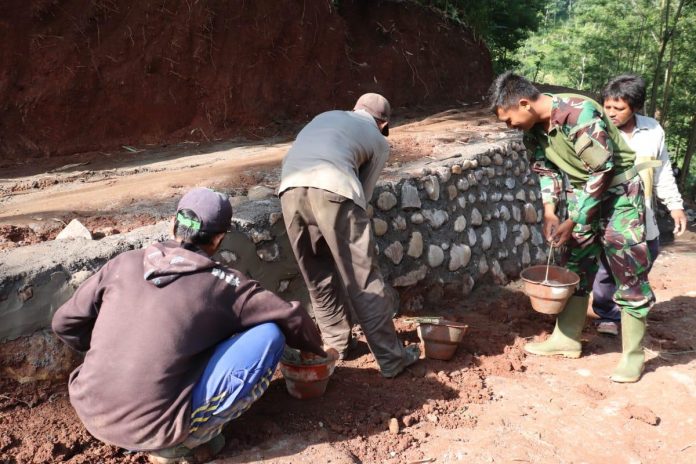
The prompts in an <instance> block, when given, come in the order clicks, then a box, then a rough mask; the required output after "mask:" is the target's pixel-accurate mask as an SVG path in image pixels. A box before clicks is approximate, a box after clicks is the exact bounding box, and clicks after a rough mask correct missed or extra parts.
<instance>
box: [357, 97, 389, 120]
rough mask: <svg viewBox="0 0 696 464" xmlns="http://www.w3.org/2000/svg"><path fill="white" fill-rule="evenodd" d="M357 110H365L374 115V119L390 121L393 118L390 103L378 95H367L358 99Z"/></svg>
mask: <svg viewBox="0 0 696 464" xmlns="http://www.w3.org/2000/svg"><path fill="white" fill-rule="evenodd" d="M354 109H356V110H365V111H367V112H368V113H370V114H371V115H372V117H373V118H377V119H381V120H382V121H386V122H388V121H389V118H390V117H391V105H389V101H388V100H387V99H386V98H384V97H383V96H381V95H380V94H378V93H366V94H364V95H362V96H361V97H360V98H358V101H357V102H356V103H355V108H354Z"/></svg>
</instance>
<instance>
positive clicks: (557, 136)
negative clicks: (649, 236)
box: [490, 72, 655, 382]
mask: <svg viewBox="0 0 696 464" xmlns="http://www.w3.org/2000/svg"><path fill="white" fill-rule="evenodd" d="M490 100H491V108H492V109H493V111H494V112H495V113H496V115H497V117H498V119H500V120H501V121H504V122H505V123H506V124H507V125H508V127H513V128H515V129H522V130H524V131H525V139H524V141H525V145H526V146H527V149H528V152H529V153H530V157H531V163H532V169H533V170H534V171H535V172H536V173H537V174H538V175H539V179H540V184H541V190H542V200H543V203H544V236H545V237H546V238H547V240H549V242H551V244H552V245H553V246H555V247H558V246H562V245H567V249H568V252H567V256H566V258H567V264H566V266H567V267H568V269H570V270H572V271H574V272H576V273H577V274H578V275H579V276H580V284H579V285H578V288H577V290H576V292H575V294H574V295H573V296H572V297H571V298H570V300H569V301H568V304H567V305H566V307H565V308H564V310H563V311H562V312H561V313H560V314H559V315H558V318H557V320H556V327H555V329H554V331H553V334H552V335H551V336H550V337H549V338H548V339H547V340H546V341H544V342H541V343H528V344H527V345H526V346H525V350H526V351H527V352H529V353H532V354H536V355H542V356H550V355H562V356H566V357H570V358H577V357H580V354H581V344H580V334H581V332H582V329H583V326H584V324H585V317H586V312H587V306H588V303H589V295H590V293H591V292H592V283H593V281H594V277H595V274H596V272H597V269H598V260H599V256H600V255H601V253H602V251H604V253H606V256H607V258H608V261H609V265H610V267H611V270H612V273H613V274H614V276H615V279H616V286H617V289H616V292H615V293H614V301H615V302H616V303H617V305H618V306H619V307H620V308H621V318H622V325H623V327H624V330H623V331H622V336H623V340H622V341H623V343H622V345H623V355H622V357H621V361H620V362H619V365H618V367H617V368H616V369H615V370H614V372H613V374H612V375H611V380H613V381H615V382H636V381H637V380H638V379H639V378H640V375H641V373H642V370H643V363H644V359H645V356H644V353H643V348H642V346H641V343H642V340H643V337H644V335H645V327H646V322H645V321H646V316H647V313H648V311H649V310H650V308H651V306H652V305H653V304H654V302H655V295H654V294H653V292H652V289H651V288H650V284H649V283H648V280H647V270H648V268H649V263H650V256H649V251H648V247H647V243H646V241H645V199H644V195H643V190H642V183H641V181H640V177H639V176H638V173H637V171H636V170H635V169H634V168H633V165H634V160H635V153H634V152H633V151H632V150H631V149H630V148H629V147H628V145H627V144H626V142H625V141H624V140H623V138H622V137H621V135H620V134H619V132H618V129H617V128H616V127H615V126H614V125H613V124H611V122H610V121H609V120H608V119H607V117H606V116H605V115H604V113H603V111H602V108H601V106H600V105H599V104H597V103H596V102H594V101H593V100H591V99H589V98H586V97H583V96H581V95H574V94H558V95H550V94H541V93H540V92H539V90H538V89H537V88H536V87H534V86H533V85H532V84H531V83H530V82H529V81H527V80H526V79H524V78H522V77H520V76H516V75H514V74H512V73H510V72H508V73H505V74H502V75H501V76H499V77H498V78H497V79H496V81H495V82H494V83H493V85H492V86H491V91H490ZM567 191H569V192H570V195H569V197H568V198H567V206H568V208H567V209H568V211H567V214H568V218H567V219H565V220H564V221H563V222H561V221H560V219H559V217H558V208H559V204H560V203H561V201H562V200H563V197H564V194H565V193H566V192H567Z"/></svg>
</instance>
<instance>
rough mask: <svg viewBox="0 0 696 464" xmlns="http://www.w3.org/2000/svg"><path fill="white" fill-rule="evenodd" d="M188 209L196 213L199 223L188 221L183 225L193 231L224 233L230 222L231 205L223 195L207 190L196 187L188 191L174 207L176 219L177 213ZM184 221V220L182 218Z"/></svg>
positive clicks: (180, 219)
mask: <svg viewBox="0 0 696 464" xmlns="http://www.w3.org/2000/svg"><path fill="white" fill-rule="evenodd" d="M182 209H189V210H191V211H193V212H194V213H196V216H198V218H199V219H200V222H199V221H191V220H188V222H189V223H190V224H185V225H186V226H187V227H190V228H192V229H195V230H201V231H204V232H212V233H216V232H226V231H227V230H229V228H230V223H231V221H232V205H231V204H230V200H229V198H228V197H227V195H225V194H224V193H220V192H216V191H214V190H211V189H209V188H203V187H197V188H194V189H192V190H189V191H188V192H187V193H186V194H185V195H184V196H183V197H181V200H179V204H178V205H177V207H176V212H177V219H178V220H179V221H182V218H179V217H178V213H179V211H181V210H182ZM184 219H185V218H184Z"/></svg>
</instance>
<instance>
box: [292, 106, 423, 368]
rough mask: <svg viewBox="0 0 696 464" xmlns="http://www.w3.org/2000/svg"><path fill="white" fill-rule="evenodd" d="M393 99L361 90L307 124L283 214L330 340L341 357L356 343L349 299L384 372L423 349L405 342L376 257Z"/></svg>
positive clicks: (408, 361) (297, 149) (402, 365)
mask: <svg viewBox="0 0 696 464" xmlns="http://www.w3.org/2000/svg"><path fill="white" fill-rule="evenodd" d="M390 113H391V110H390V106H389V102H388V101H387V100H386V99H385V98H384V97H382V96H381V95H378V94H374V93H371V94H365V95H363V96H361V97H360V98H359V99H358V101H357V103H356V105H355V109H354V110H353V111H327V112H325V113H322V114H320V115H318V116H317V117H315V118H314V119H313V120H312V121H311V122H310V123H309V124H307V126H305V127H304V129H302V131H300V133H299V134H298V136H297V139H296V140H295V143H293V145H292V147H291V148H290V151H289V152H288V153H287V155H286V156H285V159H284V160H283V170H282V175H281V182H280V188H279V195H280V201H281V204H282V207H283V218H284V220H285V227H286V229H287V231H288V238H289V239H290V245H291V246H292V249H293V252H294V253H295V257H296V258H297V263H298V265H299V268H300V272H302V276H303V277H304V280H305V282H306V283H307V287H308V289H309V296H310V298H311V300H312V306H313V308H314V315H315V317H316V319H317V323H318V324H319V328H320V329H321V333H322V338H323V339H324V343H325V344H326V345H328V346H330V347H332V348H335V349H336V350H337V351H338V352H339V354H340V357H341V359H343V358H345V357H346V356H347V354H348V351H349V349H350V348H351V346H352V345H353V340H352V339H351V321H350V319H349V310H348V305H351V306H352V308H353V311H354V313H355V315H356V317H357V319H358V322H359V323H360V325H361V326H362V329H363V332H364V333H365V337H366V338H367V343H368V345H369V347H370V350H371V351H372V354H373V355H374V356H375V359H376V360H377V363H378V364H379V368H380V371H381V373H382V375H383V376H384V377H394V376H396V375H398V374H399V373H401V372H402V371H403V370H404V368H405V367H406V366H408V365H410V364H413V363H414V362H415V361H416V360H417V359H418V357H419V356H420V350H419V348H418V345H410V346H408V347H406V348H404V347H403V345H402V344H401V342H400V341H399V339H398V338H397V336H396V331H395V329H394V323H393V321H392V312H391V309H390V308H391V307H392V302H391V300H390V298H389V297H388V295H387V294H386V293H385V291H384V280H383V278H382V274H381V272H380V270H379V267H378V266H377V263H376V260H375V255H374V253H375V251H374V250H375V243H374V238H373V235H372V229H371V223H370V219H369V217H368V216H367V212H366V208H367V202H368V201H369V200H370V198H371V197H372V192H373V190H374V187H375V184H376V182H377V178H378V177H379V173H380V172H381V171H382V168H383V167H384V164H385V163H386V161H387V158H388V157H389V144H388V143H387V141H386V139H385V136H387V135H388V134H389V117H390Z"/></svg>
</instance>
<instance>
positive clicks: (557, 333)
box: [524, 296, 590, 358]
mask: <svg viewBox="0 0 696 464" xmlns="http://www.w3.org/2000/svg"><path fill="white" fill-rule="evenodd" d="M589 302H590V298H589V297H588V296H571V297H570V299H569V300H568V303H566V306H565V308H563V311H561V312H560V313H559V314H558V318H556V328H555V329H553V333H552V334H551V336H550V337H549V338H548V339H546V340H545V341H543V342H540V343H527V344H526V345H524V350H525V351H526V352H527V353H531V354H536V355H539V356H563V357H566V358H579V357H580V353H582V344H581V343H580V334H581V333H582V328H583V327H585V318H586V317H587V305H588V303H589Z"/></svg>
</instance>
